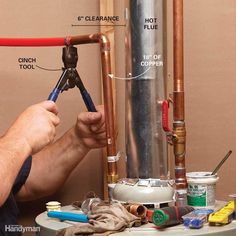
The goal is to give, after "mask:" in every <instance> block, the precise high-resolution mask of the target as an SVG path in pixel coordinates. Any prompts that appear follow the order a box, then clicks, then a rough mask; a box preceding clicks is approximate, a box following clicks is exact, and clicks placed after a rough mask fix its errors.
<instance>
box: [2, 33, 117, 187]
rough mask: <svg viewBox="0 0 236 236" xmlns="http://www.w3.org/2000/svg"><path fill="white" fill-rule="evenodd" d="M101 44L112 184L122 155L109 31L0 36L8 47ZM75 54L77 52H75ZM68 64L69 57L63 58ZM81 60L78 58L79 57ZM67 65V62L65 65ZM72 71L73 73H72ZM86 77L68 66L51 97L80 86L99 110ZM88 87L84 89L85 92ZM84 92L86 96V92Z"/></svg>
mask: <svg viewBox="0 0 236 236" xmlns="http://www.w3.org/2000/svg"><path fill="white" fill-rule="evenodd" d="M94 43H98V44H100V52H101V64H102V80H103V98H104V111H105V123H106V137H107V182H108V184H111V183H116V182H117V180H118V173H117V161H118V159H119V158H118V155H117V150H116V132H115V124H114V109H113V94H112V81H111V79H110V77H109V74H111V58H110V42H109V39H108V38H107V36H106V35H105V34H102V33H96V34H89V35H79V36H67V37H59V38H58V37H57V38H0V46H6V47H52V46H66V47H65V48H66V49H65V50H67V49H68V50H72V51H73V50H74V49H73V48H74V47H73V45H80V44H94ZM72 54H73V52H72ZM63 62H64V64H66V62H65V61H63ZM76 62H77V61H76ZM65 67H66V65H65ZM71 69H74V70H73V73H75V76H74V80H72V82H69V83H68V80H67V79H66V78H67V76H68V75H67V73H68V70H69V72H71ZM69 74H70V73H69ZM81 83H82V81H81V79H80V77H79V75H78V73H77V71H76V70H75V66H72V67H68V68H65V69H64V71H63V73H62V75H61V77H60V79H59V81H58V83H57V85H56V87H55V88H54V90H53V92H52V93H51V94H50V96H49V99H50V100H54V101H56V99H57V97H58V95H59V93H60V92H62V91H64V90H67V89H69V88H72V87H74V86H75V85H76V86H77V87H78V88H79V89H80V92H81V95H82V97H83V99H84V102H85V104H86V107H87V108H88V110H90V111H96V109H95V107H94V105H93V102H92V99H91V97H90V96H89V94H88V92H87V91H86V89H85V88H84V86H83V84H81ZM83 91H84V92H83ZM83 94H84V96H83Z"/></svg>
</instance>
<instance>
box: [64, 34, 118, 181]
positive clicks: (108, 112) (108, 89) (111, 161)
mask: <svg viewBox="0 0 236 236" xmlns="http://www.w3.org/2000/svg"><path fill="white" fill-rule="evenodd" d="M65 41H66V42H67V44H72V45H76V44H90V43H100V50H101V62H102V78H103V96H104V109H105V119H106V135H107V156H108V173H107V175H108V176H107V181H108V183H115V182H117V180H118V174H117V159H116V155H117V152H116V134H115V125H114V110H113V95H112V81H111V78H110V77H109V74H111V58H110V42H109V40H108V38H107V36H106V35H104V34H101V33H99V34H90V35H82V36H73V37H67V38H66V40H65Z"/></svg>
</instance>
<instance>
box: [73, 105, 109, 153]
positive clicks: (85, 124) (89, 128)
mask: <svg viewBox="0 0 236 236" xmlns="http://www.w3.org/2000/svg"><path fill="white" fill-rule="evenodd" d="M96 109H97V112H82V113H80V114H79V115H78V118H77V122H76V126H75V131H76V135H77V137H78V138H79V139H80V140H81V142H82V144H83V145H84V146H85V148H87V149H92V148H100V147H104V146H105V145H106V129H105V117H104V107H103V106H97V107H96Z"/></svg>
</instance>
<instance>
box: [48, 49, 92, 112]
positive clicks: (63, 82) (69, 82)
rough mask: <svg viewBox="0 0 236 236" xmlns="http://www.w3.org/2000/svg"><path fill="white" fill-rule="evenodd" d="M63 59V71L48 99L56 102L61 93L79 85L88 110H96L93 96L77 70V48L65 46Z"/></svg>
mask: <svg viewBox="0 0 236 236" xmlns="http://www.w3.org/2000/svg"><path fill="white" fill-rule="evenodd" d="M62 60H63V63H64V68H63V73H62V75H61V77H60V79H59V80H58V82H57V84H56V86H55V88H54V89H53V91H52V92H51V94H50V95H49V97H48V100H50V101H54V102H56V100H57V98H58V96H59V94H60V93H62V92H63V91H66V90H68V89H71V88H74V87H75V86H77V87H78V88H79V90H80V93H81V95H82V98H83V100H84V103H85V105H86V107H87V109H88V111H90V112H96V108H95V106H94V103H93V101H92V98H91V97H90V95H89V93H88V91H87V90H86V88H85V87H84V84H83V82H82V80H81V78H80V76H79V74H78V72H77V70H76V64H77V61H78V54H77V48H76V47H74V46H66V47H64V48H63V51H62Z"/></svg>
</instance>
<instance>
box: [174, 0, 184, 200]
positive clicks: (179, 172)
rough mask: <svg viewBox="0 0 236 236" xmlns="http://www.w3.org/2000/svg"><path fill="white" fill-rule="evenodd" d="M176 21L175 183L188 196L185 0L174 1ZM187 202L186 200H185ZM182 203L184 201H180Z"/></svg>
mask: <svg viewBox="0 0 236 236" xmlns="http://www.w3.org/2000/svg"><path fill="white" fill-rule="evenodd" d="M173 19H174V29H173V31H174V85H173V89H174V92H173V95H174V97H173V108H174V111H173V120H174V121H173V137H174V138H173V144H174V155H175V182H176V190H177V204H178V196H179V195H178V193H180V195H182V196H183V195H185V196H186V192H187V191H186V189H187V179H186V170H185V146H186V129H185V122H184V53H183V0H173ZM185 200H186V199H185ZM185 200H184V201H185ZM180 201H182V200H180Z"/></svg>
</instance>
